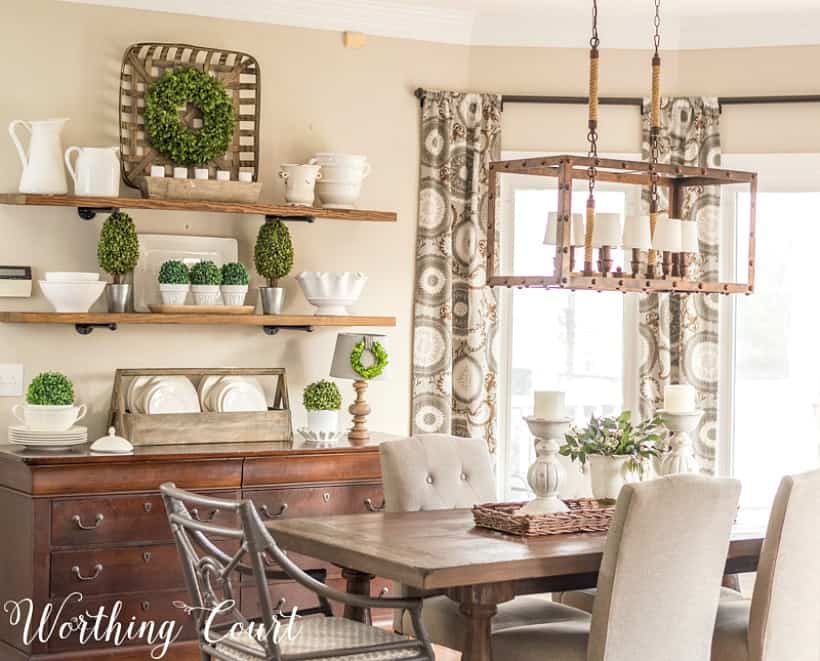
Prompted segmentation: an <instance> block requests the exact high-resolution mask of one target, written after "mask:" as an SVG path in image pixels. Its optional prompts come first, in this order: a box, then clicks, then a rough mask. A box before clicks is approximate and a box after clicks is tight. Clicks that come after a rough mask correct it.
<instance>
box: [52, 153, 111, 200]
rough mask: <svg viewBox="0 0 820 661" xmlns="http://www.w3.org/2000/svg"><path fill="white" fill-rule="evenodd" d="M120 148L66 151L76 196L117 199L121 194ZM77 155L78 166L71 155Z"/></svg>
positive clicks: (67, 165)
mask: <svg viewBox="0 0 820 661" xmlns="http://www.w3.org/2000/svg"><path fill="white" fill-rule="evenodd" d="M119 150H120V148H119V147H77V146H74V145H72V146H71V147H69V148H68V149H66V150H65V164H66V167H67V168H68V173H69V174H70V175H71V178H72V179H73V180H74V194H75V195H83V196H89V197H117V196H118V195H119V194H120V163H119V161H118V160H117V155H118V153H119ZM74 152H76V153H77V161H76V165H75V166H73V167H72V165H71V154H73V153H74Z"/></svg>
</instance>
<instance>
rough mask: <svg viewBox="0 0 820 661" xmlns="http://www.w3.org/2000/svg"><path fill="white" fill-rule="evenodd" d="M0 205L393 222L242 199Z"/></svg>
mask: <svg viewBox="0 0 820 661" xmlns="http://www.w3.org/2000/svg"><path fill="white" fill-rule="evenodd" d="M0 204H12V205H21V206H44V207H74V208H76V209H78V210H79V211H80V216H81V217H82V218H85V219H89V218H93V217H94V213H95V210H99V211H109V210H111V209H159V210H165V211H205V212H211V213H244V214H255V215H259V216H266V217H272V218H281V219H283V220H287V219H291V220H304V221H309V222H310V221H313V220H314V219H316V218H328V219H333V220H364V221H376V222H396V218H397V216H396V213H395V212H393V211H370V210H367V209H323V208H318V207H288V206H279V205H273V204H262V203H255V204H247V203H242V202H205V201H200V200H197V201H189V200H157V199H149V198H142V197H78V196H75V195H29V194H26V193H0Z"/></svg>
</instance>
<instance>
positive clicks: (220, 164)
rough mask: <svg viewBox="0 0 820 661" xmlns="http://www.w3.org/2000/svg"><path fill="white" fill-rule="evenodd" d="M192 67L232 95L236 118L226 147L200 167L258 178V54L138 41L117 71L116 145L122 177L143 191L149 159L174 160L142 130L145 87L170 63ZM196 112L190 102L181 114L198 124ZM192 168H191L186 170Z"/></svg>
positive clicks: (153, 161)
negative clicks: (219, 84) (247, 174)
mask: <svg viewBox="0 0 820 661" xmlns="http://www.w3.org/2000/svg"><path fill="white" fill-rule="evenodd" d="M181 67H191V68H195V69H200V70H201V71H205V72H207V73H212V74H213V75H215V76H216V77H217V78H218V79H219V80H220V81H221V82H222V83H223V84H224V85H225V88H226V89H227V90H228V92H229V93H230V94H231V97H232V99H233V108H234V115H235V118H236V122H235V123H234V133H233V139H232V140H231V145H230V147H229V148H228V151H227V152H226V153H225V154H224V155H223V156H221V157H219V158H216V159H214V160H212V161H210V162H209V163H207V164H206V165H204V166H203V167H208V169H209V170H210V173H211V176H213V175H214V172H215V170H217V169H221V170H230V172H231V179H233V180H234V181H235V180H237V179H238V178H239V171H240V169H241V170H243V171H245V172H250V173H251V174H252V175H253V180H254V181H256V179H257V175H258V171H259V112H260V100H261V98H260V74H259V64H258V63H257V61H256V59H254V58H253V57H251V56H250V55H248V54H247V53H240V52H237V51H231V50H225V49H222V48H205V47H203V46H190V45H187V44H163V43H139V44H134V45H133V46H129V47H128V49H127V50H126V51H125V54H124V55H123V59H122V70H121V72H120V151H121V163H122V178H123V180H124V181H125V183H126V184H128V185H129V186H131V187H132V188H138V189H140V190H141V191H142V193H143V196H145V195H147V188H146V183H145V178H146V177H147V176H148V175H149V173H150V170H151V166H152V165H165V166H168V165H170V166H173V165H177V164H175V163H171V161H170V160H168V159H167V158H165V157H164V156H163V155H162V154H159V153H158V152H156V151H155V150H154V149H153V147H151V144H150V142H149V140H148V137H147V135H146V132H145V117H144V116H143V112H144V109H145V92H146V91H147V89H148V87H149V86H150V85H151V83H153V82H154V81H155V80H157V79H159V78H161V77H162V76H163V75H164V74H165V72H166V71H168V70H169V69H177V68H181ZM196 119H197V112H196V110H195V109H193V108H189V109H188V111H187V112H186V113H185V115H184V117H183V120H184V121H186V122H188V123H190V124H191V125H196V124H195V120H196ZM190 174H192V172H189V175H190Z"/></svg>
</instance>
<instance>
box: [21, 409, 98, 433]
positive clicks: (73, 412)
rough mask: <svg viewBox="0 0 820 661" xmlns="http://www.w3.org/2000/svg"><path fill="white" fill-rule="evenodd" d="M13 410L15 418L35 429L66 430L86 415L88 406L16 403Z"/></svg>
mask: <svg viewBox="0 0 820 661" xmlns="http://www.w3.org/2000/svg"><path fill="white" fill-rule="evenodd" d="M21 411H22V413H21ZM11 412H12V414H13V415H14V417H15V418H17V419H18V420H19V421H20V422H22V423H23V424H24V425H25V426H26V427H28V428H29V429H31V430H33V431H66V430H68V429H71V428H72V427H73V426H74V425H75V424H76V423H77V422H79V421H80V420H82V419H83V418H84V417H85V414H86V412H87V408H86V405H85V404H81V405H80V406H74V405H73V404H69V405H67V406H40V405H35V404H15V406H14V407H13V408H12V410H11Z"/></svg>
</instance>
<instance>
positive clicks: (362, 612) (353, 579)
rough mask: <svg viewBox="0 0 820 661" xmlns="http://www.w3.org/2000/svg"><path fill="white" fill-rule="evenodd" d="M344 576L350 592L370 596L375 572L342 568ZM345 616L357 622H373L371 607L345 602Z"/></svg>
mask: <svg viewBox="0 0 820 661" xmlns="http://www.w3.org/2000/svg"><path fill="white" fill-rule="evenodd" d="M342 578H344V579H345V580H347V591H348V593H349V594H358V595H360V596H363V597H369V596H370V581H372V580H373V579H374V578H375V577H374V576H373V574H363V573H362V572H358V571H356V570H355V569H342ZM344 617H346V618H347V619H348V620H356V622H364V623H365V624H372V620H371V617H370V609H369V608H359V607H358V606H349V605H348V604H345V609H344Z"/></svg>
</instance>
